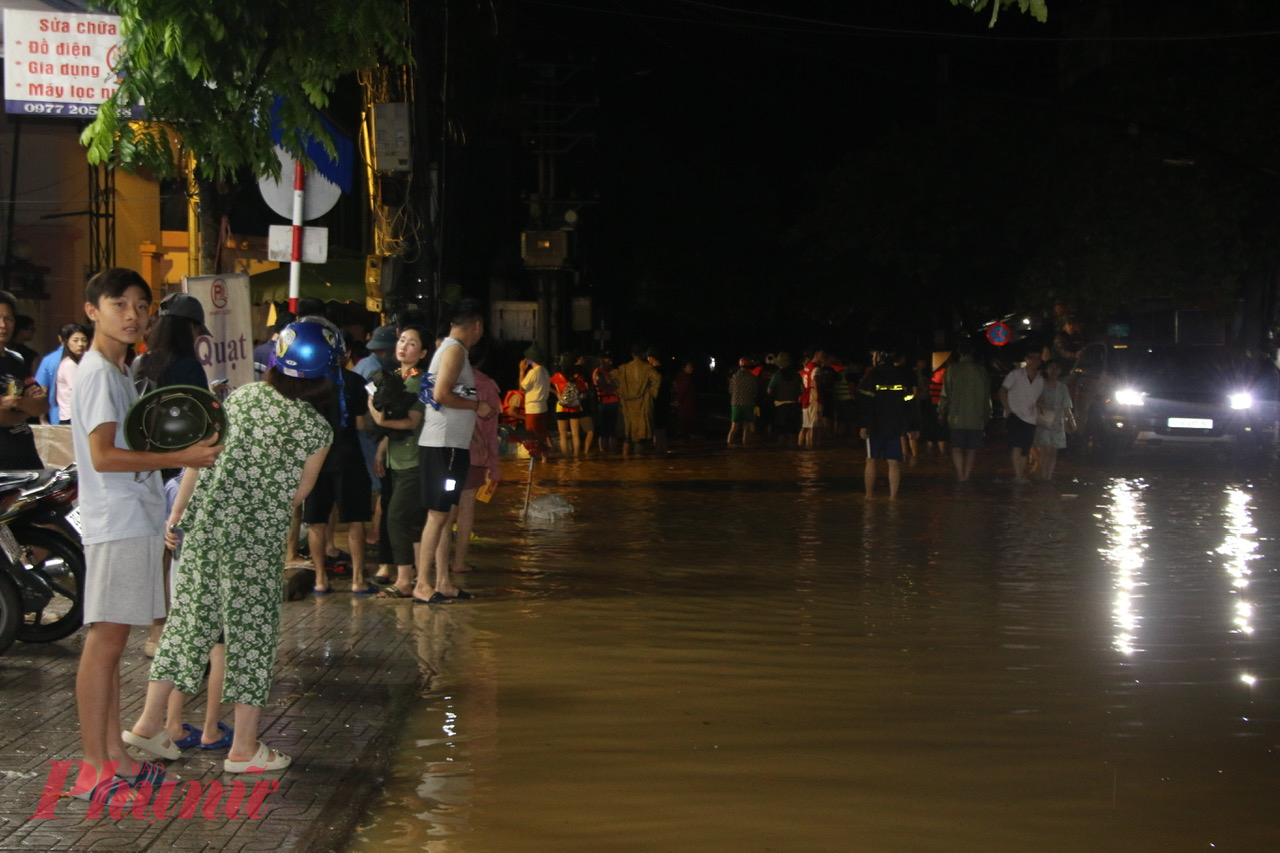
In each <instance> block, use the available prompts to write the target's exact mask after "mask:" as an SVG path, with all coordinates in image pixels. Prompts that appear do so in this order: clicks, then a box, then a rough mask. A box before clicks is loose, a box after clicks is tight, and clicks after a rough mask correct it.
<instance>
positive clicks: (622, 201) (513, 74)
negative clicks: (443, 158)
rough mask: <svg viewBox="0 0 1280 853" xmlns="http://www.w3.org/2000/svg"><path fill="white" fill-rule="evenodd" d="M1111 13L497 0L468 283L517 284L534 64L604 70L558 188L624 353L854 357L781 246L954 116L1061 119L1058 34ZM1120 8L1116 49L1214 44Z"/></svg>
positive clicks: (1143, 11) (922, 326) (924, 4)
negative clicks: (666, 349) (626, 348)
mask: <svg viewBox="0 0 1280 853" xmlns="http://www.w3.org/2000/svg"><path fill="white" fill-rule="evenodd" d="M1097 5H1098V3H1097V2H1095V0H1050V22H1049V23H1048V24H1039V23H1037V22H1035V21H1033V20H1031V19H1030V18H1029V17H1026V16H1023V15H1021V14H1019V13H1017V12H1016V11H1008V12H1005V13H1003V14H1002V16H1001V19H1000V21H999V23H998V24H997V26H996V27H995V29H994V30H991V29H988V28H987V15H986V14H985V13H984V14H977V15H975V14H974V13H972V12H970V11H968V10H967V9H963V8H955V7H952V6H951V5H950V4H949V3H948V2H947V0H894V2H888V3H885V2H881V3H868V2H846V0H789V1H788V2H780V0H723V2H700V0H506V2H501V0H499V2H498V3H497V5H496V7H494V8H495V10H496V19H497V21H498V26H497V32H498V33H499V35H497V36H496V37H494V38H492V39H490V40H488V41H487V42H486V41H485V39H481V41H480V42H478V44H484V45H485V47H484V51H485V52H488V58H486V59H485V60H484V61H483V62H482V63H481V66H483V67H477V69H476V70H475V72H474V79H477V80H483V81H484V85H483V86H478V87H476V88H475V89H474V92H475V93H476V95H477V101H485V100H488V101H489V102H490V104H489V109H490V112H489V113H488V118H487V120H486V123H485V127H486V129H487V133H475V134H472V138H473V139H474V140H476V142H474V143H473V148H474V149H475V150H473V151H472V152H470V153H469V154H468V157H469V163H470V168H469V171H468V173H467V176H466V181H467V182H469V186H468V189H467V195H468V196H469V197H470V198H471V200H472V204H471V206H470V207H469V208H468V210H467V211H466V212H464V214H463V216H462V217H461V222H466V223H468V226H466V227H468V228H471V227H475V228H476V229H477V230H478V231H484V230H485V229H486V228H488V229H489V232H490V233H489V235H488V236H487V237H477V239H475V240H473V241H471V242H472V245H471V248H470V249H469V251H470V252H471V253H472V254H473V255H474V257H475V258H477V259H479V258H481V257H483V259H484V260H482V261H480V260H477V261H476V262H474V263H470V264H468V263H466V262H464V263H462V264H458V265H457V266H455V269H458V270H459V271H460V274H461V276H462V277H463V278H465V279H469V280H473V281H474V280H476V279H477V278H478V277H479V276H477V275H476V274H475V273H476V272H477V271H478V270H479V268H480V267H481V266H486V269H493V268H494V267H495V264H494V258H495V257H496V256H497V255H500V254H503V253H505V256H506V267H507V269H509V270H510V269H512V268H513V267H518V258H514V254H515V251H516V244H515V241H514V237H512V236H510V235H511V231H512V229H517V230H518V229H519V227H521V221H520V220H521V217H522V211H523V208H522V207H521V205H520V202H519V192H520V191H521V190H529V189H532V188H533V187H534V183H535V178H534V175H535V171H534V167H533V163H534V160H533V158H532V156H530V155H528V154H527V153H521V152H520V151H519V150H518V149H517V148H515V147H514V146H513V144H512V143H513V140H514V139H515V138H517V137H518V134H519V131H520V130H521V129H524V127H527V125H524V122H526V121H527V119H528V114H527V112H523V113H522V112H521V110H520V108H519V107H518V106H513V105H514V104H517V103H518V101H519V99H520V98H521V96H522V95H523V94H525V93H526V92H527V91H528V86H527V81H528V80H529V79H530V77H531V75H532V73H533V72H532V71H531V70H530V68H529V67H528V65H527V62H528V61H529V60H553V61H561V62H563V61H567V60H570V59H572V61H574V62H576V63H582V62H583V61H584V60H590V62H589V63H587V64H588V65H589V67H588V68H586V69H585V70H583V71H581V72H580V73H579V74H578V75H577V76H576V77H575V78H574V79H573V81H572V82H571V83H569V84H566V86H565V87H564V88H565V91H566V93H568V94H569V95H571V96H573V97H581V98H589V99H591V98H594V99H598V101H599V105H598V107H596V108H594V109H589V110H586V111H584V112H583V113H582V115H581V117H580V119H579V120H578V122H577V123H576V124H575V129H578V130H583V131H590V132H593V133H594V134H596V138H595V142H594V144H592V145H581V146H579V147H577V148H575V149H574V150H572V151H570V152H569V153H567V154H565V155H564V157H563V158H561V161H560V166H559V174H560V177H561V187H560V190H561V194H562V195H563V194H565V193H566V192H569V191H572V192H574V193H576V194H577V195H578V196H579V197H583V198H595V197H597V196H598V200H599V204H598V205H592V206H588V207H585V208H584V209H583V211H582V220H581V225H580V229H579V233H580V244H579V246H580V253H579V257H578V262H579V266H580V268H581V269H582V271H583V275H582V284H583V286H584V287H585V288H586V292H589V293H590V294H591V295H592V296H593V297H595V299H596V301H597V304H599V305H601V306H603V307H604V308H605V309H606V316H607V317H608V318H609V320H610V323H611V325H613V326H614V327H615V328H616V329H617V333H618V344H619V345H622V344H623V343H624V341H626V340H629V339H630V338H631V337H633V336H645V337H647V338H648V339H650V340H656V341H658V342H660V343H663V342H666V343H668V345H669V346H670V347H672V348H679V347H686V348H687V347H688V344H687V341H688V340H689V338H690V337H694V336H696V337H700V338H703V339H705V340H706V346H707V347H708V348H710V347H716V346H732V347H754V348H761V349H763V348H771V347H773V346H775V341H776V340H778V339H781V341H780V342H781V343H785V344H786V345H788V346H793V347H794V346H800V345H803V344H805V343H809V342H816V341H817V339H820V338H822V337H823V336H824V335H843V336H846V337H847V336H849V335H852V336H853V339H854V340H855V341H857V340H858V336H859V335H860V334H861V332H860V331H859V330H857V329H856V328H855V327H856V326H857V323H852V324H849V325H848V326H847V327H844V328H835V327H832V328H829V329H826V330H824V329H823V325H824V322H825V319H830V320H831V321H832V322H836V321H837V320H840V318H834V317H833V318H823V317H822V308H823V304H824V299H825V298H826V295H827V294H826V293H824V292H823V290H822V288H821V287H818V286H814V285H813V284H812V281H813V279H811V278H810V276H811V275H813V274H814V271H813V270H810V269H808V268H806V265H805V261H804V259H803V258H802V257H801V256H800V255H799V254H798V252H797V250H796V249H795V248H794V247H792V246H789V245H788V244H787V240H786V236H787V233H788V232H789V231H790V230H791V229H792V228H793V227H794V226H795V225H796V223H797V222H798V221H799V220H800V219H801V218H802V217H803V216H804V214H805V213H806V212H807V211H808V210H809V209H810V208H811V207H812V205H813V204H814V201H815V198H816V197H817V195H818V194H819V193H820V192H821V191H822V189H823V182H824V180H825V178H826V175H827V174H828V172H829V171H830V170H831V169H833V168H835V167H836V166H838V165H839V164H841V163H842V162H844V161H846V160H849V159H851V158H857V157H858V156H860V155H861V154H863V153H864V152H866V151H868V150H870V149H871V148H872V147H873V146H874V144H875V143H876V142H877V140H879V139H880V138H881V137H883V136H884V135H885V134H887V133H889V132H890V131H892V130H894V129H903V128H907V129H919V128H928V127H929V126H930V125H931V124H932V123H934V122H936V121H937V120H938V115H939V106H940V103H941V102H942V101H943V100H944V99H946V100H948V101H950V102H952V103H955V102H957V101H959V102H961V103H965V102H966V99H967V100H972V101H974V102H977V101H981V102H982V103H983V104H984V105H985V106H986V107H987V108H993V109H995V110H996V111H998V112H1000V113H1002V114H1005V115H1008V116H1013V117H1015V118H1016V117H1018V116H1020V115H1022V114H1031V113H1033V112H1034V111H1035V110H1037V109H1040V108H1041V106H1040V105H1043V104H1047V103H1051V102H1053V101H1055V100H1056V99H1057V98H1059V96H1060V89H1059V84H1058V70H1059V69H1058V63H1059V50H1060V47H1061V42H1060V41H1059V37H1060V36H1061V35H1062V33H1063V22H1064V20H1065V19H1067V18H1068V17H1069V13H1079V12H1088V10H1090V9H1092V8H1094V7H1096V6H1097ZM1112 5H1113V6H1114V7H1116V10H1115V15H1114V18H1115V20H1116V23H1117V27H1118V28H1119V30H1120V31H1122V32H1126V33H1137V34H1138V35H1139V36H1155V37H1157V38H1158V37H1159V36H1162V35H1164V34H1167V33H1176V32H1179V30H1178V27H1182V32H1186V31H1188V30H1189V31H1191V32H1202V31H1204V30H1198V29H1197V27H1198V26H1200V24H1198V23H1192V24H1187V23H1186V22H1182V23H1177V22H1173V23H1171V22H1170V20H1171V19H1170V17H1169V15H1167V14H1166V13H1167V12H1168V10H1170V9H1174V8H1178V7H1181V8H1193V9H1194V8H1198V7H1201V6H1203V4H1194V3H1181V2H1180V0H1126V2H1123V3H1113V4H1112ZM1234 5H1248V3H1247V2H1245V0H1239V2H1237V3H1236V4H1234ZM1277 5H1280V4H1277ZM1203 14H1213V15H1216V14H1217V12H1216V11H1211V12H1205V13H1203ZM487 17H488V12H485V13H484V14H481V15H478V16H477V21H481V20H487ZM1209 20H1210V23H1212V21H1213V18H1212V17H1211V18H1210V19H1209ZM1117 49H1118V50H1127V49H1129V48H1128V47H1126V46H1124V45H1121V46H1120V47H1119V48H1117ZM490 51H491V52H490ZM517 57H519V58H520V60H521V61H523V62H524V63H526V64H521V61H517ZM522 125H524V126H522ZM1000 180H1002V176H999V175H995V176H993V182H998V181H1000ZM513 185H518V187H516V186H513ZM497 208H501V209H502V210H503V211H504V212H503V214H502V215H497V216H495V215H494V210H495V209H497ZM480 220H483V222H481V221H480ZM486 241H487V243H486ZM513 258H514V261H515V263H513ZM998 273H999V271H997V274H998ZM514 277H516V278H518V277H519V276H518V272H517V273H515V274H514ZM996 286H997V288H998V287H999V286H1001V284H1000V283H999V282H997V284H996ZM526 293H527V291H526ZM899 296H900V294H898V295H894V296H893V298H888V297H886V296H885V295H884V294H879V293H877V292H876V291H875V290H874V289H872V290H871V291H869V292H866V293H864V294H859V295H858V297H857V298H858V299H861V300H865V302H866V303H867V304H868V305H869V306H871V305H874V303H876V302H877V300H881V301H882V302H883V303H884V305H883V308H884V311H887V312H889V313H890V314H893V315H895V316H894V318H893V321H892V322H893V323H894V324H899V325H901V326H902V328H904V329H908V331H905V332H904V336H905V337H907V338H908V342H911V341H919V340H922V339H924V338H927V336H928V335H929V334H930V333H931V327H936V326H937V325H938V320H937V318H934V317H929V316H927V315H926V313H925V312H922V311H920V310H919V309H920V306H919V304H918V303H912V302H911V301H910V300H909V299H908V300H905V301H904V300H903V299H901V298H899ZM999 298H1003V297H993V299H997V300H998V299H999ZM743 305H746V306H748V307H747V308H746V309H744V308H743V307H742V306H743ZM797 306H800V308H802V309H805V310H797ZM1007 307H1008V308H1009V310H1012V309H1013V308H1015V307H1017V306H1014V305H1012V304H1010V305H1008V306H1007ZM752 309H755V310H752ZM899 314H900V315H901V316H897V315H899ZM840 321H841V322H843V320H840ZM664 338H665V339H666V340H665V341H664ZM859 343H865V341H859Z"/></svg>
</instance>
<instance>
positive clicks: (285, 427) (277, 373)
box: [132, 322, 342, 773]
mask: <svg viewBox="0 0 1280 853" xmlns="http://www.w3.org/2000/svg"><path fill="white" fill-rule="evenodd" d="M341 348H342V342H341V338H340V337H338V336H337V335H335V334H334V332H333V330H332V329H330V328H329V327H328V326H326V325H325V324H323V323H306V322H298V323H292V324H290V325H289V326H287V327H286V328H285V329H283V330H282V331H281V333H280V338H279V340H278V341H277V342H276V360H275V365H274V366H272V367H271V368H269V369H268V370H267V372H266V373H265V374H264V375H263V380H264V381H262V382H253V383H250V384H248V385H244V386H242V387H240V388H238V389H236V390H235V391H234V392H233V393H232V394H231V396H230V397H228V398H227V401H226V413H227V421H228V424H229V429H228V434H227V436H226V445H225V450H224V451H223V453H222V455H220V456H219V457H218V459H217V462H215V463H214V465H213V467H211V468H209V469H208V470H206V471H203V472H200V471H195V470H188V471H187V472H186V473H185V474H184V476H183V481H182V488H181V490H180V491H179V493H178V496H177V499H176V500H175V501H174V505H173V509H172V511H171V512H170V514H169V519H168V524H167V526H166V528H165V529H166V535H165V540H166V542H168V543H169V544H170V546H171V547H172V546H175V545H176V544H177V543H178V535H179V532H181V533H182V534H183V535H184V538H183V541H182V552H181V565H182V567H181V569H180V570H179V571H178V574H177V580H176V582H175V584H174V595H173V607H172V610H171V612H170V613H169V621H168V623H167V625H166V626H165V631H164V635H163V636H162V638H161V640H160V647H159V649H157V651H156V657H155V661H154V662H153V663H152V665H151V674H150V679H151V680H150V684H149V685H148V689H147V700H146V704H145V706H144V708H143V711H142V715H141V716H140V717H139V718H138V721H137V722H136V723H135V724H134V726H133V734H134V735H135V736H136V738H135V739H133V740H132V742H133V743H134V744H135V745H137V744H138V743H139V741H150V742H155V741H156V740H157V739H158V738H163V729H164V713H165V706H166V703H167V702H168V698H169V694H170V693H171V692H172V691H174V690H175V689H176V690H178V691H180V692H182V693H184V694H187V695H190V694H192V693H195V692H196V691H198V690H199V689H200V683H201V681H202V679H203V676H204V668H205V663H206V661H207V660H208V658H209V651H210V649H211V648H212V646H213V645H214V643H215V642H216V641H217V639H218V636H219V634H225V637H226V645H227V654H226V680H225V682H224V685H223V696H224V698H225V699H227V700H228V701H231V702H234V703H235V728H234V731H235V734H234V736H233V739H232V742H231V748H230V751H229V752H228V753H227V758H226V761H225V762H224V763H223V770H224V771H225V772H227V773H247V772H262V771H271V770H281V769H284V768H285V767H288V766H289V764H290V762H291V761H292V759H291V758H290V757H289V756H287V755H284V754H283V753H280V752H277V751H276V750H273V749H270V748H268V747H267V746H266V745H265V744H263V743H261V742H260V741H259V740H258V726H259V721H260V719H261V715H262V708H263V707H264V706H265V705H266V704H267V696H268V694H269V692H270V690H271V681H272V676H273V673H274V670H275V660H276V650H277V647H278V646H279V641H280V605H281V601H282V599H283V597H284V596H283V594H282V592H283V590H282V588H281V585H282V582H283V581H282V578H283V576H284V560H283V554H282V553H281V548H280V543H281V541H282V540H283V539H284V537H285V533H286V532H287V531H288V527H289V519H290V515H291V513H292V511H293V509H294V508H295V507H297V506H299V505H301V504H302V502H303V500H304V499H305V498H306V496H307V494H308V493H309V492H310V491H311V488H312V486H313V485H314V484H315V482H316V479H317V477H318V476H319V474H320V469H321V466H322V465H323V464H324V459H325V455H326V454H327V453H328V450H329V445H330V444H331V443H332V441H333V430H332V428H331V427H330V426H329V424H328V422H327V421H326V420H325V419H324V417H322V416H321V415H320V413H319V412H318V411H317V407H324V406H326V405H327V404H328V402H329V401H330V400H331V399H332V397H333V395H334V393H335V392H334V383H333V380H332V379H331V378H330V377H331V376H332V372H333V368H334V365H335V364H336V363H337V358H338V357H339V355H340V353H341ZM158 746H159V747H160V748H161V749H163V748H164V747H165V746H166V744H164V743H163V742H161V743H159V744H158ZM167 746H169V747H172V744H168V745H167ZM156 754H161V755H163V754H164V753H163V752H159V753H156Z"/></svg>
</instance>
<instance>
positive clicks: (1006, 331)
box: [987, 323, 1013, 347]
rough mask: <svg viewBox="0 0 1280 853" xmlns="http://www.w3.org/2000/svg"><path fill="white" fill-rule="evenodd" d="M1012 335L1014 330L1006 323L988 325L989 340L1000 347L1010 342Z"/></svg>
mask: <svg viewBox="0 0 1280 853" xmlns="http://www.w3.org/2000/svg"><path fill="white" fill-rule="evenodd" d="M1012 337H1013V330H1012V329H1010V328H1009V326H1008V325H1006V324H1005V323H992V324H991V325H990V326H988V327H987V340H989V341H991V343H993V344H995V345H996V346H998V347H1002V346H1004V345H1005V344H1007V343H1009V341H1010V339H1011V338H1012Z"/></svg>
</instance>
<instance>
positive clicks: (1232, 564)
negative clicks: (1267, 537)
mask: <svg viewBox="0 0 1280 853" xmlns="http://www.w3.org/2000/svg"><path fill="white" fill-rule="evenodd" d="M1249 500H1250V497H1249V493H1248V492H1246V491H1244V490H1243V489H1239V488H1229V489H1227V505H1226V507H1225V508H1224V509H1223V515H1225V516H1226V534H1227V538H1226V540H1225V541H1224V542H1223V543H1222V544H1221V545H1219V546H1218V549H1217V552H1216V553H1218V554H1220V555H1222V556H1223V557H1224V558H1226V559H1225V560H1224V563H1223V568H1224V569H1225V570H1226V572H1227V576H1228V577H1229V578H1230V580H1231V590H1232V592H1233V593H1234V595H1235V599H1236V601H1235V619H1234V620H1233V621H1234V624H1235V630H1236V631H1237V632H1238V633H1241V634H1252V633H1253V630H1254V628H1253V604H1252V602H1250V600H1249V598H1248V597H1247V596H1246V595H1245V591H1246V590H1247V589H1248V588H1249V577H1250V575H1252V574H1253V572H1252V571H1251V570H1250V568H1249V563H1250V562H1251V561H1253V560H1256V559H1257V558H1258V555H1257V553H1256V552H1257V550H1258V543H1257V542H1256V541H1255V540H1254V538H1253V537H1255V536H1256V535H1257V533H1258V529H1257V528H1256V527H1254V526H1253V520H1252V518H1251V517H1250V512H1249Z"/></svg>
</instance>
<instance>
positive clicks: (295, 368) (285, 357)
mask: <svg viewBox="0 0 1280 853" xmlns="http://www.w3.org/2000/svg"><path fill="white" fill-rule="evenodd" d="M342 353H343V345H342V335H341V334H340V333H338V332H337V331H335V330H334V328H333V327H332V326H331V325H330V324H328V323H315V322H306V321H304V320H300V321H298V322H296V323H290V324H289V325H287V326H285V327H284V329H282V330H281V331H280V337H279V339H278V340H277V341H276V363H275V368H276V370H279V371H280V372H281V373H283V374H284V375H285V376H294V377H297V378H299V379H323V378H325V377H326V376H327V377H332V376H333V375H334V371H335V370H336V369H337V367H338V365H340V364H341V362H342Z"/></svg>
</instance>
